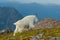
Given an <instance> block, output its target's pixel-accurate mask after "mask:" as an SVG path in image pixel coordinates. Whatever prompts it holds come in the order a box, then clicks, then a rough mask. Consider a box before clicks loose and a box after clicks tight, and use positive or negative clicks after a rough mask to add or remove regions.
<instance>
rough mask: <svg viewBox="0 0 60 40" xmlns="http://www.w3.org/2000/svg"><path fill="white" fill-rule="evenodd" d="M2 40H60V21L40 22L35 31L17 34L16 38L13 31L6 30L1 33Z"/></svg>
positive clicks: (48, 20) (0, 38)
mask: <svg viewBox="0 0 60 40" xmlns="http://www.w3.org/2000/svg"><path fill="white" fill-rule="evenodd" d="M5 34H7V35H5ZM0 40H60V20H55V19H50V18H48V19H43V20H40V21H39V22H37V23H36V24H35V28H34V29H30V30H28V31H26V30H25V31H23V32H21V33H17V34H16V36H13V32H12V31H10V30H5V32H4V31H3V33H0Z"/></svg>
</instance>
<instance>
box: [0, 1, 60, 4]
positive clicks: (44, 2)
mask: <svg viewBox="0 0 60 40" xmlns="http://www.w3.org/2000/svg"><path fill="white" fill-rule="evenodd" d="M0 2H19V3H33V2H35V3H40V4H59V5H60V0H0Z"/></svg>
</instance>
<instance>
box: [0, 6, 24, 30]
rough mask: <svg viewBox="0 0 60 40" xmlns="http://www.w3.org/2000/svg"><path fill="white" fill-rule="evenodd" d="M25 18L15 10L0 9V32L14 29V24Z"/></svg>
mask: <svg viewBox="0 0 60 40" xmlns="http://www.w3.org/2000/svg"><path fill="white" fill-rule="evenodd" d="M22 17H23V15H22V14H20V13H19V12H18V11H17V10H16V9H15V8H11V7H0V30H1V29H4V28H12V29H14V28H15V26H13V23H14V22H16V21H17V20H19V19H21V18H22Z"/></svg>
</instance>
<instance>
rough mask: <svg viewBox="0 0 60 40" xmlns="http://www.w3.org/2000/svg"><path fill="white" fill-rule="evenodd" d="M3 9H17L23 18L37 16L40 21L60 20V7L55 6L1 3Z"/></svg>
mask: <svg viewBox="0 0 60 40" xmlns="http://www.w3.org/2000/svg"><path fill="white" fill-rule="evenodd" d="M0 6H1V7H4V6H5V7H14V8H16V9H17V10H18V11H19V12H20V13H22V15H23V16H26V15H31V14H34V15H37V17H38V18H39V19H43V18H56V19H60V5H55V4H48V5H43V4H37V3H29V4H27V3H26V4H24V3H23V4H22V3H10V2H8V3H0Z"/></svg>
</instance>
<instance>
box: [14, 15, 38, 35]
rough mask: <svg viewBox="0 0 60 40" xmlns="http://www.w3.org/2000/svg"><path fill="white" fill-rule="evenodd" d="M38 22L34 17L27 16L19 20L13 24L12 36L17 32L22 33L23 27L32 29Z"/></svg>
mask: <svg viewBox="0 0 60 40" xmlns="http://www.w3.org/2000/svg"><path fill="white" fill-rule="evenodd" d="M37 21H38V19H37V17H36V16H35V15H28V16H26V17H24V18H23V19H21V20H18V21H17V22H15V23H14V25H16V29H15V30H14V34H13V35H14V36H15V34H16V33H17V32H22V30H24V27H25V26H26V25H27V26H29V28H34V24H35V23H36V22H37Z"/></svg>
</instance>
